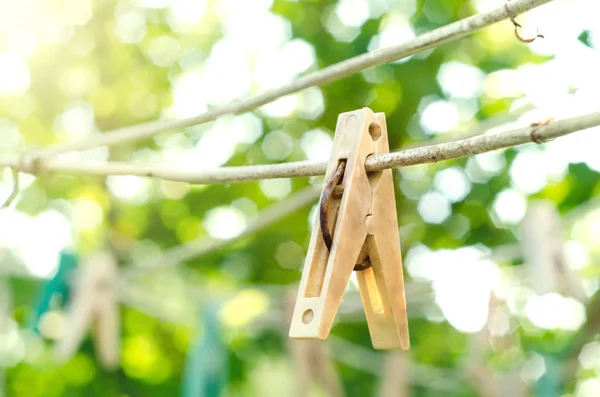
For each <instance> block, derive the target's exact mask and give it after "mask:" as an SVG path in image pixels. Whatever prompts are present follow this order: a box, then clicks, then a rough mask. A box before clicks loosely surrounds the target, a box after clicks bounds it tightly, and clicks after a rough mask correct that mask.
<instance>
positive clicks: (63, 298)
mask: <svg viewBox="0 0 600 397" xmlns="http://www.w3.org/2000/svg"><path fill="white" fill-rule="evenodd" d="M78 261H79V259H78V258H77V255H76V254H75V253H73V252H71V251H66V250H65V251H62V252H61V253H60V259H59V262H58V270H57V272H56V274H55V275H54V277H52V279H50V280H49V281H47V282H46V283H45V284H44V286H43V287H42V290H41V293H40V296H39V298H38V304H37V306H36V309H35V312H34V315H33V320H32V327H33V331H34V332H35V333H37V334H39V333H40V329H39V326H40V320H41V319H42V317H43V316H44V314H46V312H48V310H49V309H50V306H51V303H52V301H53V300H54V299H60V304H61V305H65V304H66V303H67V301H68V300H69V294H70V290H71V286H70V285H69V282H70V281H71V276H72V274H73V272H74V270H75V268H76V267H77V263H78Z"/></svg>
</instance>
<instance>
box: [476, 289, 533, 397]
mask: <svg viewBox="0 0 600 397" xmlns="http://www.w3.org/2000/svg"><path fill="white" fill-rule="evenodd" d="M505 315H507V313H506V312H505V307H504V305H503V304H502V302H501V301H500V300H499V299H498V298H497V297H496V296H495V295H494V294H493V293H492V294H491V295H490V302H489V314H488V321H487V323H486V325H485V326H484V327H483V328H482V329H481V331H479V332H477V333H475V334H473V335H472V336H471V337H470V339H469V345H470V346H469V349H468V354H467V357H466V363H465V373H466V378H467V380H468V381H469V382H470V383H471V385H472V386H473V388H474V389H475V390H477V392H478V393H479V395H480V396H482V397H503V396H511V397H526V396H527V395H528V394H527V385H526V384H525V383H524V382H523V380H522V379H521V377H520V374H519V368H514V369H511V370H509V371H507V372H504V373H497V372H495V371H494V370H492V369H491V368H490V367H489V366H488V365H487V363H486V360H485V355H486V352H487V351H488V350H489V349H490V347H491V346H492V344H494V345H495V347H496V350H499V351H503V350H506V349H508V348H510V347H511V346H512V345H514V343H515V340H514V338H513V337H512V336H511V335H504V336H502V337H500V338H495V337H493V336H492V332H491V330H492V329H493V328H494V326H495V324H494V322H495V319H494V318H495V317H497V316H505Z"/></svg>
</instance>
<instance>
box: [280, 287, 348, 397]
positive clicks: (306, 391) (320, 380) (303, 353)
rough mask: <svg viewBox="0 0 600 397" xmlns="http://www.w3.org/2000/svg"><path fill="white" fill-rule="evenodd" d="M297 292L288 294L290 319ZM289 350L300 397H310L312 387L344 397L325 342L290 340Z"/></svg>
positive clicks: (334, 396)
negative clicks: (315, 386)
mask: <svg viewBox="0 0 600 397" xmlns="http://www.w3.org/2000/svg"><path fill="white" fill-rule="evenodd" d="M295 295H296V290H294V291H290V293H288V294H286V296H285V299H286V302H285V303H286V314H287V315H288V316H287V317H288V319H291V316H292V314H293V311H294V301H295ZM288 350H289V352H290V356H291V359H292V362H293V365H294V369H295V372H296V374H297V376H298V378H297V381H298V384H297V390H298V394H297V395H298V397H308V396H310V395H311V394H310V391H311V386H313V385H315V384H316V385H319V386H320V387H321V388H322V389H323V391H325V393H326V394H325V395H327V396H330V397H341V396H344V395H345V393H344V388H343V386H342V383H341V381H340V378H339V376H338V373H337V371H336V369H335V365H334V363H333V361H332V360H331V357H330V353H329V348H328V346H327V344H326V343H325V341H320V340H307V339H305V340H295V339H288Z"/></svg>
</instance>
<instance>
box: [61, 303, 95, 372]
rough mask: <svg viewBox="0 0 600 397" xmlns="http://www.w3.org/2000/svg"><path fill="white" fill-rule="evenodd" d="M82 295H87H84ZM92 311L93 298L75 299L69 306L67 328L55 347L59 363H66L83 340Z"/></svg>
mask: <svg viewBox="0 0 600 397" xmlns="http://www.w3.org/2000/svg"><path fill="white" fill-rule="evenodd" d="M84 295H89V292H88V294H84ZM93 311H94V302H93V297H89V296H87V297H86V296H84V297H83V298H81V297H76V298H75V299H74V302H73V303H72V305H71V312H70V314H69V315H68V316H67V327H66V329H65V332H64V334H63V335H62V337H61V338H60V340H59V341H58V343H57V344H56V347H55V352H56V356H57V358H58V360H59V361H61V362H65V361H68V360H69V359H70V358H71V357H73V355H74V354H75V352H76V351H77V349H78V348H79V345H81V342H82V341H83V339H84V338H85V334H86V333H87V331H88V328H89V327H90V324H91V321H92V316H93Z"/></svg>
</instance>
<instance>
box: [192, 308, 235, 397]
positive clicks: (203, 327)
mask: <svg viewBox="0 0 600 397" xmlns="http://www.w3.org/2000/svg"><path fill="white" fill-rule="evenodd" d="M228 356H229V352H228V349H227V347H226V346H225V345H224V344H223V341H222V338H221V326H220V321H219V306H218V305H217V304H216V303H211V304H208V305H206V307H204V308H203V309H202V311H201V313H200V324H199V327H198V336H197V338H196V341H195V343H194V344H193V345H192V346H191V348H190V351H189V353H188V358H187V362H186V366H185V370H184V374H183V385H182V394H181V395H182V397H219V396H220V395H221V394H222V393H223V390H225V388H226V387H227V379H228V376H227V372H228V371H227V366H228V358H229V357H228Z"/></svg>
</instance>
